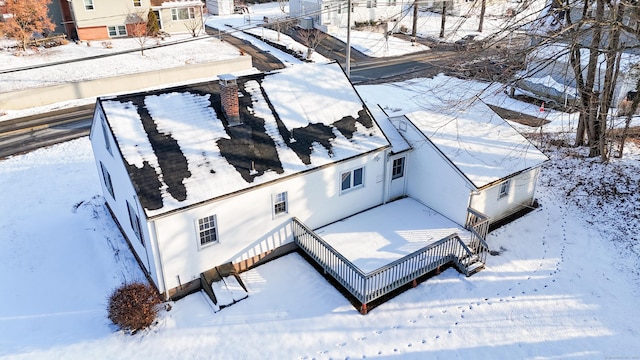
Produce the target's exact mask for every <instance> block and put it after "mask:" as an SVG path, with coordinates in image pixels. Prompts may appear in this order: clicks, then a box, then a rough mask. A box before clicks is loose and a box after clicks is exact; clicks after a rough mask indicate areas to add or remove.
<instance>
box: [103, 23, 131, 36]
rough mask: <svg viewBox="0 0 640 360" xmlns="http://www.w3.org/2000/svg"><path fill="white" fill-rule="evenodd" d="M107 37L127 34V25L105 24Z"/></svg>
mask: <svg viewBox="0 0 640 360" xmlns="http://www.w3.org/2000/svg"><path fill="white" fill-rule="evenodd" d="M107 30H108V31H109V37H117V36H127V27H126V26H124V25H116V26H107Z"/></svg>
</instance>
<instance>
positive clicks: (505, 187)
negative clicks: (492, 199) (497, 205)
mask: <svg viewBox="0 0 640 360" xmlns="http://www.w3.org/2000/svg"><path fill="white" fill-rule="evenodd" d="M510 187H511V180H507V181H505V182H503V183H502V184H500V191H499V192H498V199H502V198H503V197H505V196H508V195H509V188H510Z"/></svg>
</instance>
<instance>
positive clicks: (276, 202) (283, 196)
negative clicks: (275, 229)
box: [273, 191, 289, 217]
mask: <svg viewBox="0 0 640 360" xmlns="http://www.w3.org/2000/svg"><path fill="white" fill-rule="evenodd" d="M288 211H289V206H288V205H287V192H286V191H284V192H281V193H277V194H275V195H273V216H274V217H276V216H281V215H283V214H286V213H287V212H288Z"/></svg>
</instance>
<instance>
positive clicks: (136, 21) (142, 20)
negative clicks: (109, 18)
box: [125, 12, 153, 56]
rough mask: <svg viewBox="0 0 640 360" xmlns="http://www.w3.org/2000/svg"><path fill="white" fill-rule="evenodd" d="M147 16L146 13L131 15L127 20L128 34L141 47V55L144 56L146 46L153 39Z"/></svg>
mask: <svg viewBox="0 0 640 360" xmlns="http://www.w3.org/2000/svg"><path fill="white" fill-rule="evenodd" d="M146 17H147V14H145V13H144V12H138V13H135V12H134V13H129V14H128V15H127V19H126V20H125V25H126V27H127V33H128V34H129V36H131V37H132V38H133V39H134V40H135V41H136V43H138V45H140V55H142V56H144V46H145V44H146V43H147V41H148V40H149V39H150V38H151V37H153V36H152V34H151V31H152V29H151V28H150V27H148V26H147V19H146Z"/></svg>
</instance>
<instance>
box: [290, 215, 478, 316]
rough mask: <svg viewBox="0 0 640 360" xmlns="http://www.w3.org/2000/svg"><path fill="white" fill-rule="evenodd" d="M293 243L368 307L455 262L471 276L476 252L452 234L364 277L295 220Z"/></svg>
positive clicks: (360, 271) (352, 265) (293, 221)
mask: <svg viewBox="0 0 640 360" xmlns="http://www.w3.org/2000/svg"><path fill="white" fill-rule="evenodd" d="M292 227H293V235H294V242H295V243H296V244H297V245H298V246H299V247H300V248H301V249H302V250H303V251H304V252H305V253H306V254H307V255H309V256H310V257H311V258H312V259H313V260H314V261H315V262H316V263H317V264H318V265H320V266H321V267H322V269H323V270H324V272H325V273H327V274H329V275H331V276H332V277H333V278H334V279H336V281H338V282H339V283H340V285H342V286H343V287H344V288H345V289H346V290H347V291H349V293H351V295H353V296H354V297H355V298H356V299H357V300H358V301H359V302H360V303H361V304H363V305H364V306H365V311H366V304H367V303H369V302H371V301H373V300H375V299H378V298H380V297H381V296H383V295H385V294H388V293H390V292H392V291H393V290H396V289H398V288H399V287H401V286H403V285H405V284H408V283H410V282H411V281H413V280H415V279H417V278H419V277H420V276H422V275H425V274H427V273H429V272H431V271H433V270H435V269H437V268H438V267H439V266H442V265H444V264H446V263H449V262H453V263H454V264H455V265H456V266H457V267H458V269H460V271H462V272H463V273H465V274H466V275H469V273H470V271H471V270H470V266H472V265H473V263H474V262H476V259H475V258H474V256H475V254H474V253H473V251H472V250H471V249H470V248H469V247H467V246H466V245H465V243H464V242H463V241H462V240H461V239H460V237H459V236H458V235H457V234H451V235H449V236H447V237H445V238H443V239H441V240H438V241H436V242H435V243H432V244H429V245H428V246H425V247H424V248H422V249H419V250H417V251H415V252H413V253H411V254H409V255H406V256H405V257H403V258H401V259H398V260H396V261H394V262H392V263H390V264H388V265H386V266H383V267H381V268H379V269H376V270H374V271H372V272H369V273H366V274H365V273H364V272H362V270H360V269H359V268H358V267H357V266H356V265H354V264H353V263H352V262H351V261H349V260H348V259H346V258H345V257H344V256H342V254H340V253H339V252H338V251H336V250H335V249H334V248H333V247H332V246H331V245H329V244H328V243H327V242H325V241H324V240H323V239H322V238H321V237H320V236H318V235H317V234H315V233H314V232H313V230H311V229H309V228H308V227H307V226H306V225H304V224H303V223H302V222H300V221H299V220H298V219H296V218H293V219H292Z"/></svg>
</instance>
